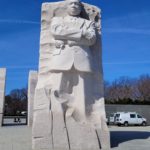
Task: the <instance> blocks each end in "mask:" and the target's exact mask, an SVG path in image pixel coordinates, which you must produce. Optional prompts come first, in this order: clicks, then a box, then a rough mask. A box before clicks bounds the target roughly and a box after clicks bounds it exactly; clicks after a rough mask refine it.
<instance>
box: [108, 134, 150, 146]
mask: <svg viewBox="0 0 150 150" xmlns="http://www.w3.org/2000/svg"><path fill="white" fill-rule="evenodd" d="M149 137H150V132H143V131H111V132H110V138H111V147H112V148H113V147H118V146H119V144H120V143H123V142H127V141H131V140H137V139H141V140H142V139H147V138H149Z"/></svg>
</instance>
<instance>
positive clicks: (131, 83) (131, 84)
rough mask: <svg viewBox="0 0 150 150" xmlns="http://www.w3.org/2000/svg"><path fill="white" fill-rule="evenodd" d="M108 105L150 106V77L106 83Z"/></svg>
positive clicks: (123, 78) (120, 79) (121, 79)
mask: <svg viewBox="0 0 150 150" xmlns="http://www.w3.org/2000/svg"><path fill="white" fill-rule="evenodd" d="M104 91H105V100H106V104H150V75H148V74H145V75H141V76H140V77H138V78H129V77H120V78H118V79H116V80H114V81H113V82H111V83H109V82H107V81H105V82H104Z"/></svg>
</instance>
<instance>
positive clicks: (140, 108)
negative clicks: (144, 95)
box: [105, 104, 150, 125]
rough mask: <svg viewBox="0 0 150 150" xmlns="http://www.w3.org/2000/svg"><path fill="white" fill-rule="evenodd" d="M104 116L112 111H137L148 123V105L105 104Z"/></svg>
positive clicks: (149, 109) (149, 113) (149, 120)
mask: <svg viewBox="0 0 150 150" xmlns="http://www.w3.org/2000/svg"><path fill="white" fill-rule="evenodd" d="M105 108H106V116H107V117H108V116H110V114H111V113H114V112H137V113H139V114H140V115H142V116H143V117H144V118H146V119H147V123H148V125H150V105H115V104H114V105H105Z"/></svg>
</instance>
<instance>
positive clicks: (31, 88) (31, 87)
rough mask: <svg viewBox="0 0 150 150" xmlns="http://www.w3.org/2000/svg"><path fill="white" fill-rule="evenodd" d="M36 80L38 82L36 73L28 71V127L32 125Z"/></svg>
mask: <svg viewBox="0 0 150 150" xmlns="http://www.w3.org/2000/svg"><path fill="white" fill-rule="evenodd" d="M37 80H38V73H37V71H33V70H32V71H30V72H29V79H28V126H32V123H33V105H34V95H35V88H36V85H37Z"/></svg>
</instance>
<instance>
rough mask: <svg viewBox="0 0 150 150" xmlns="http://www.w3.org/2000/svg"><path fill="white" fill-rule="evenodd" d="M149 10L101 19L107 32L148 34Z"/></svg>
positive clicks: (149, 26)
mask: <svg viewBox="0 0 150 150" xmlns="http://www.w3.org/2000/svg"><path fill="white" fill-rule="evenodd" d="M149 18H150V12H139V13H132V14H127V15H126V16H119V17H114V18H109V19H106V20H104V21H103V28H102V29H103V31H104V32H107V33H131V34H145V35H150V19H149Z"/></svg>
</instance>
